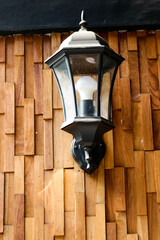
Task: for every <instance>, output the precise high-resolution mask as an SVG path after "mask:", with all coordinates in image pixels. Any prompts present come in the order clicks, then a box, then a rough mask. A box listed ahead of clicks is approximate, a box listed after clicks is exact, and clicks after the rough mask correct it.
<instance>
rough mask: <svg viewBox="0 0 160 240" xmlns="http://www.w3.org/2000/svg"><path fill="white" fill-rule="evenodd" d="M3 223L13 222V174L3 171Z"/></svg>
mask: <svg viewBox="0 0 160 240" xmlns="http://www.w3.org/2000/svg"><path fill="white" fill-rule="evenodd" d="M4 200H5V204H4V207H5V208H4V216H5V218H4V224H5V225H13V224H14V174H13V173H5V197H4Z"/></svg>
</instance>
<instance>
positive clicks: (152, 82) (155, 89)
mask: <svg viewBox="0 0 160 240" xmlns="http://www.w3.org/2000/svg"><path fill="white" fill-rule="evenodd" d="M148 69H149V90H150V94H151V100H152V109H160V101H159V81H158V70H157V61H156V60H154V59H152V60H148Z"/></svg>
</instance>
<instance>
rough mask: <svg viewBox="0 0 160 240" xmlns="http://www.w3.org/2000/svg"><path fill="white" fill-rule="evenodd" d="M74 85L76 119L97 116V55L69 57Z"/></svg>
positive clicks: (73, 55) (74, 55)
mask: <svg viewBox="0 0 160 240" xmlns="http://www.w3.org/2000/svg"><path fill="white" fill-rule="evenodd" d="M69 60H70V64H71V70H72V74H73V80H74V84H75V91H76V99H77V105H78V106H77V109H78V117H93V116H97V86H98V68H99V54H71V55H70V56H69Z"/></svg>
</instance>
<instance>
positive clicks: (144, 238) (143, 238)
mask: <svg viewBox="0 0 160 240" xmlns="http://www.w3.org/2000/svg"><path fill="white" fill-rule="evenodd" d="M137 233H138V236H139V240H148V239H149V236H148V218H147V216H137Z"/></svg>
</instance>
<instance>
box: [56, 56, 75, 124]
mask: <svg viewBox="0 0 160 240" xmlns="http://www.w3.org/2000/svg"><path fill="white" fill-rule="evenodd" d="M53 70H54V73H55V75H56V78H57V81H58V85H59V90H60V93H61V97H62V102H63V110H64V119H65V121H67V120H68V119H71V118H74V117H75V116H76V110H75V103H74V94H73V86H72V80H71V78H70V75H69V70H68V65H67V59H66V58H65V57H64V58H62V59H61V60H60V61H59V62H57V63H56V64H55V65H54V66H53Z"/></svg>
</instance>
